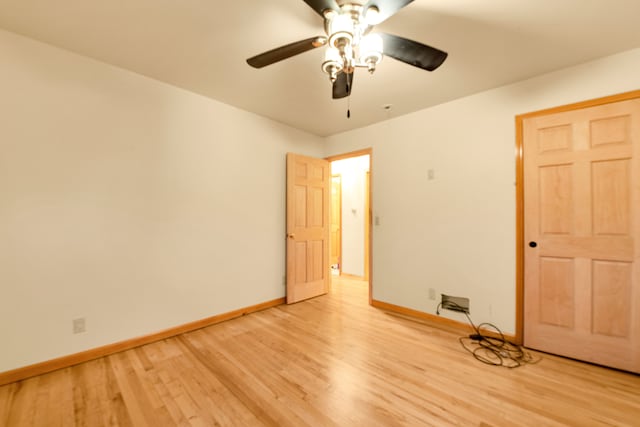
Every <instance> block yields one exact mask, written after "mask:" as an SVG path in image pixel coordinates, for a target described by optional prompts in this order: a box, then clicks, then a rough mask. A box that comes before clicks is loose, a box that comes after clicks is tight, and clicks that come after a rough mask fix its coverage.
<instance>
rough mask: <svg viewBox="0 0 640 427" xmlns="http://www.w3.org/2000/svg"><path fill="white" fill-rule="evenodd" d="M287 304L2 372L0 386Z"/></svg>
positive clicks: (280, 300)
mask: <svg viewBox="0 0 640 427" xmlns="http://www.w3.org/2000/svg"><path fill="white" fill-rule="evenodd" d="M284 302H285V299H284V297H283V298H277V299H274V300H271V301H266V302H263V303H260V304H256V305H252V306H249V307H245V308H240V309H238V310H233V311H230V312H227V313H222V314H218V315H215V316H211V317H207V318H204V319H200V320H196V321H194V322H189V323H185V324H183V325H180V326H175V327H173V328H169V329H165V330H162V331H159V332H155V333H152V334H149V335H144V336H141V337H137V338H131V339H128V340H125V341H120V342H116V343H113V344H107V345H105V346H102V347H96V348H92V349H89V350H86V351H82V352H80V353H74V354H70V355H68V356H62V357H59V358H56V359H51V360H46V361H44V362H40V363H36V364H33V365H28V366H24V367H22V368H17V369H13V370H11V371H5V372H0V386H2V385H6V384H9V383H13V382H17V381H22V380H25V379H27V378H30V377H34V376H36V375H42V374H46V373H48V372H52V371H56V370H58V369H64V368H68V367H70V366H73V365H77V364H80V363H84V362H88V361H90V360H94V359H98V358H100V357H104V356H108V355H110V354H114V353H118V352H121V351H125V350H130V349H132V348H135V347H140V346H142V345H145V344H150V343H153V342H156V341H161V340H164V339H167V338H171V337H174V336H176V335H180V334H184V333H186V332H191V331H195V330H197V329H202V328H205V327H207V326H211V325H215V324H216V323H220V322H224V321H226V320H231V319H235V318H237V317H242V316H245V315H247V314H251V313H255V312H257V311H262V310H266V309H267V308H271V307H276V306H278V305H282V304H284Z"/></svg>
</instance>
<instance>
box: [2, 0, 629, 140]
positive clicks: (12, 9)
mask: <svg viewBox="0 0 640 427" xmlns="http://www.w3.org/2000/svg"><path fill="white" fill-rule="evenodd" d="M638 17H640V0H484V1H480V0H416V1H414V2H413V3H411V4H409V5H408V6H407V7H405V8H404V9H402V10H401V11H400V12H399V13H397V14H396V15H394V16H392V17H391V18H390V19H388V20H387V21H385V22H384V23H382V24H380V25H379V26H378V27H376V28H377V29H379V30H381V31H384V32H388V33H391V34H396V35H400V36H403V37H405V38H409V39H413V40H416V41H419V42H421V43H425V44H428V45H431V46H434V47H437V48H439V49H442V50H444V51H446V52H448V53H449V57H448V59H447V60H446V61H445V63H444V64H443V65H442V66H441V67H440V68H439V69H437V70H436V71H434V72H432V73H430V72H426V71H423V70H420V69H418V68H415V67H412V66H409V65H406V64H404V63H401V62H398V61H395V60H394V59H392V58H386V59H385V60H383V62H382V63H381V64H380V65H379V67H378V70H377V71H376V73H375V74H374V75H373V76H369V75H368V73H367V72H366V71H364V70H357V71H356V75H355V81H354V86H353V92H352V95H351V99H350V103H351V118H350V119H347V117H346V110H347V99H343V100H333V99H331V84H330V83H329V81H328V78H327V77H326V76H325V75H324V74H323V73H322V71H321V70H320V63H321V60H322V49H316V50H313V51H310V52H306V53H303V54H301V55H298V56H296V57H293V58H290V59H288V60H286V61H282V62H279V63H276V64H273V65H270V66H268V67H265V68H263V69H254V68H251V67H249V66H248V65H247V64H246V62H245V60H246V58H248V57H251V56H253V55H255V54H258V53H262V52H264V51H266V50H269V49H272V48H275V47H278V46H281V45H284V44H287V43H290V42H293V41H297V40H301V39H306V38H309V37H312V36H315V35H323V25H322V19H321V18H320V16H318V15H317V14H316V13H315V12H314V11H313V10H312V9H311V8H309V6H307V5H306V4H305V3H304V2H303V1H302V0H232V1H224V2H223V1H220V0H108V1H105V0H0V27H2V28H4V29H7V30H9V31H14V32H16V33H19V34H23V35H25V36H28V37H32V38H34V39H37V40H41V41H44V42H46V43H50V44H52V45H55V46H59V47H62V48H64V49H68V50H71V51H74V52H77V53H80V54H82V55H86V56H88V57H91V58H95V59H98V60H100V61H104V62H106V63H109V64H113V65H116V66H119V67H122V68H125V69H128V70H131V71H134V72H137V73H140V74H143V75H146V76H149V77H152V78H154V79H157V80H160V81H163V82H167V83H169V84H172V85H175V86H178V87H181V88H184V89H187V90H190V91H193V92H196V93H199V94H202V95H204V96H207V97H210V98H213V99H216V100H218V101H222V102H224V103H227V104H230V105H234V106H236V107H239V108H242V109H244V110H248V111H252V112H254V113H257V114H260V115H262V116H266V117H269V118H272V119H274V120H276V121H279V122H282V123H286V124H288V125H291V126H293V127H296V128H299V129H302V130H306V131H308V132H311V133H314V134H317V135H321V136H326V135H331V134H335V133H338V132H342V131H345V130H349V129H353V128H357V127H362V126H365V125H368V124H371V123H375V122H378V121H382V120H385V119H387V118H389V117H396V116H398V115H402V114H407V113H409V112H412V111H416V110H419V109H423V108H426V107H429V106H432V105H436V104H439V103H443V102H446V101H449V100H452V99H455V98H459V97H462V96H465V95H469V94H472V93H476V92H479V91H482V90H486V89H489V88H492V87H497V86H502V85H504V84H508V83H511V82H515V81H519V80H523V79H526V78H529V77H532V76H535V75H539V74H542V73H545V72H549V71H552V70H556V69H560V68H564V67H567V66H570V65H574V64H579V63H582V62H585V61H588V60H591V59H594V58H598V57H602V56H606V55H610V54H614V53H617V52H621V51H625V50H629V49H632V48H635V47H639V46H640V30H639V28H638V26H639V24H638ZM639 72H640V70H639ZM388 104H391V105H392V106H393V107H392V109H391V110H390V111H386V110H385V109H383V108H382V107H383V106H384V105H388Z"/></svg>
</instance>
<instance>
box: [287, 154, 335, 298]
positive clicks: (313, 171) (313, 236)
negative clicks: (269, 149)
mask: <svg viewBox="0 0 640 427" xmlns="http://www.w3.org/2000/svg"><path fill="white" fill-rule="evenodd" d="M330 189H331V166H330V164H329V162H328V161H326V160H323V159H316V158H312V157H306V156H301V155H298V154H292V153H288V154H287V304H292V303H295V302H298V301H302V300H305V299H308V298H313V297H316V296H319V295H323V294H326V293H327V292H328V290H329V280H330V279H331V278H330V271H329V232H330V216H329V215H330V211H329V200H330Z"/></svg>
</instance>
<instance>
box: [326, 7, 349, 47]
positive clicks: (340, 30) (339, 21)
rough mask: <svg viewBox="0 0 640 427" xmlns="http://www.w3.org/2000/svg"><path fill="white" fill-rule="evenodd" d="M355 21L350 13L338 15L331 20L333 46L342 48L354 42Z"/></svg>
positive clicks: (330, 41)
mask: <svg viewBox="0 0 640 427" xmlns="http://www.w3.org/2000/svg"><path fill="white" fill-rule="evenodd" d="M355 27H356V26H355V23H354V21H353V19H351V16H349V15H348V14H340V15H336V16H335V17H333V18H332V19H331V21H329V25H328V32H329V44H330V45H331V46H333V47H337V48H341V47H343V46H345V45H348V44H351V43H353V36H354V34H355V29H356V28H355Z"/></svg>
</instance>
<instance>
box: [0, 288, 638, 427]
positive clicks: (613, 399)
mask: <svg viewBox="0 0 640 427" xmlns="http://www.w3.org/2000/svg"><path fill="white" fill-rule="evenodd" d="M536 354H537V353H536ZM540 357H542V360H541V361H540V362H539V363H538V364H535V365H527V366H523V367H521V368H517V369H513V370H509V369H505V368H498V367H492V366H487V365H484V364H482V363H480V362H478V361H477V360H475V359H474V358H473V356H471V355H470V354H469V353H467V352H466V351H465V350H464V349H462V348H461V346H460V344H459V342H458V336H457V334H456V333H453V332H452V331H450V330H441V329H435V328H433V327H432V326H430V325H428V324H426V323H424V322H423V321H421V320H420V319H413V318H407V317H406V316H399V315H396V314H394V313H387V312H385V311H382V310H379V309H376V308H373V307H371V306H369V305H368V300H367V284H366V283H365V282H361V281H358V280H350V279H338V280H337V281H336V282H335V283H334V285H333V286H332V290H331V292H330V294H328V295H325V296H322V297H319V298H314V299H312V300H308V301H305V302H301V303H298V304H294V305H288V306H284V305H283V306H278V307H274V308H271V309H268V310H265V311H261V312H257V313H253V314H250V315H247V316H243V317H240V318H237V319H233V320H230V321H227V322H223V323H220V324H217V325H213V326H210V327H207V328H204V329H200V330H197V331H193V332H189V333H186V334H183V335H180V336H177V337H174V338H168V339H165V340H162V341H158V342H155V343H152V344H147V345H145V346H143V347H139V348H136V349H132V350H127V351H125V352H122V353H117V354H114V355H111V356H107V357H105V358H102V359H97V360H94V361H91V362H87V363H83V364H81V365H77V366H74V367H71V368H66V369H64V370H60V371H56V372H52V373H50V374H46V375H43V376H40V377H34V378H31V379H28V380H25V381H21V382H18V383H13V384H8V385H5V386H2V387H0V425H1V426H3V427H5V426H7V427H14V426H20V427H23V426H27V427H28V426H91V427H93V426H144V425H149V426H243V427H244V426H256V427H257V426H296V427H297V426H305V425H309V426H363V425H366V426H371V427H378V426H380V427H383V426H385V427H386V426H454V425H464V426H466V425H476V426H485V427H489V426H492V427H496V426H510V427H511V426H516V425H517V426H532V427H534V426H551V427H554V426H558V427H559V426H612V425H615V426H637V425H638V420H640V376H638V375H634V374H629V373H625V372H620V371H616V370H611V369H607V368H603V367H599V366H594V365H589V364H585V363H581V362H576V361H573V360H569V359H564V358H561V357H556V356H551V355H546V354H542V355H540Z"/></svg>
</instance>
